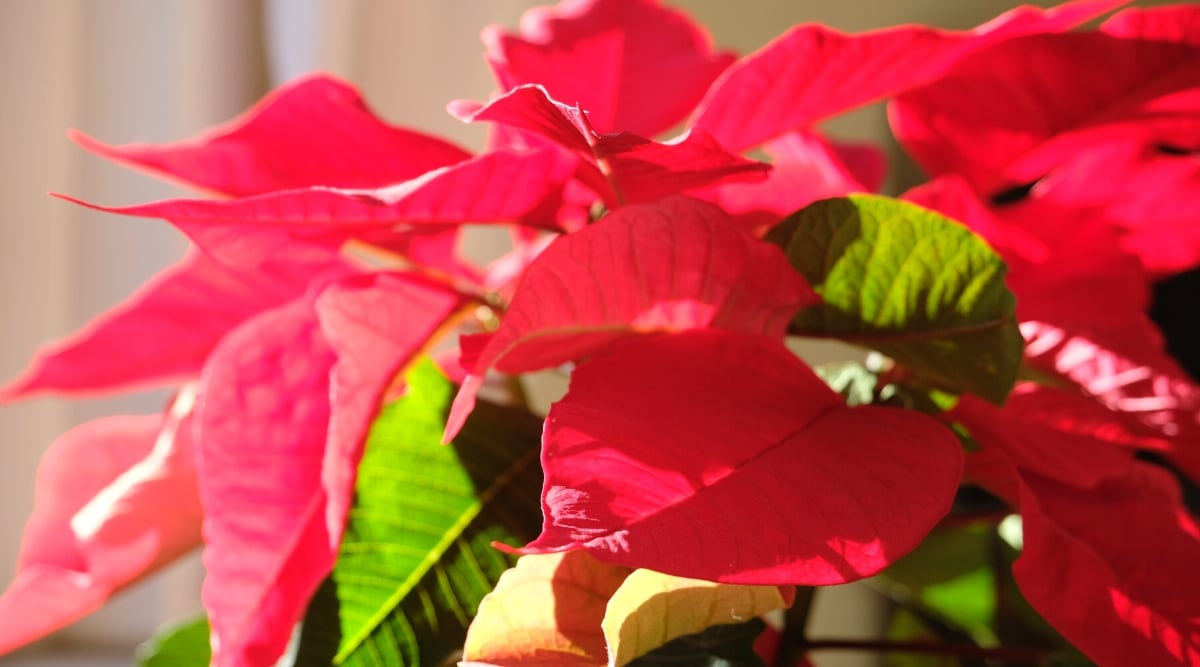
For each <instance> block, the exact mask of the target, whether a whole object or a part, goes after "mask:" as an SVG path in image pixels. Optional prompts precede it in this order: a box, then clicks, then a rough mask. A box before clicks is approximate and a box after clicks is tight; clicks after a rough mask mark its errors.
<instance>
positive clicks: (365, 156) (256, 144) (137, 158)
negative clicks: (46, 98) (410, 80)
mask: <svg viewBox="0 0 1200 667" xmlns="http://www.w3.org/2000/svg"><path fill="white" fill-rule="evenodd" d="M71 138H72V139H74V140H75V141H76V142H77V143H78V144H79V145H81V146H83V147H84V148H86V149H88V150H90V151H92V152H93V153H97V154H99V155H102V156H104V157H107V158H109V159H112V160H116V161H118V162H124V163H127V164H130V165H133V166H136V167H142V168H144V169H146V170H148V171H150V172H152V173H156V174H161V175H165V176H168V177H171V178H177V179H180V180H182V181H184V182H186V183H189V184H193V185H197V186H200V187H202V188H206V189H209V190H214V191H216V192H220V193H223V194H227V195H231V196H235V197H242V196H248V195H257V194H263V193H266V192H272V191H275V190H291V189H296V188H304V187H310V186H316V185H326V186H330V187H338V188H378V187H383V186H385V185H390V184H392V183H398V182H400V181H407V180H409V179H412V178H416V177H417V176H420V175H421V174H423V173H425V172H427V171H430V170H432V169H437V168H439V167H445V166H447V165H451V164H454V163H456V162H461V161H463V160H466V159H467V158H469V157H470V154H469V153H467V152H466V151H464V150H463V149H461V148H459V147H457V146H454V145H452V144H450V143H447V142H445V141H443V140H442V139H439V138H436V137H431V136H428V135H425V134H421V133H418V132H414V131H412V130H407V129H403V128H398V127H392V126H389V125H387V124H386V123H383V122H382V121H380V120H379V119H378V118H376V117H375V115H374V114H373V113H372V112H371V110H370V109H368V108H367V106H366V104H365V103H364V102H363V100H362V98H361V97H360V96H359V94H358V91H357V90H355V89H354V88H353V87H352V86H351V85H349V84H347V83H345V82H342V81H339V80H337V79H335V78H333V77H330V76H328V75H314V76H309V77H306V78H303V79H299V80H297V81H294V82H292V83H289V84H287V85H285V86H282V87H280V88H279V89H277V90H275V91H274V92H272V93H271V94H270V95H268V96H267V97H266V98H265V99H263V100H262V101H261V102H259V103H258V104H257V105H256V106H254V107H253V108H251V109H250V110H249V111H247V112H246V113H244V114H242V115H241V116H240V117H238V118H237V119H235V120H233V121H232V122H230V123H228V124H227V125H224V126H221V127H217V128H214V129H212V130H210V131H209V132H207V133H205V134H204V135H202V136H200V137H198V138H196V139H191V140H188V141H181V142H176V143H170V144H158V145H154V144H129V145H126V146H109V145H106V144H103V143H101V142H99V141H96V140H95V139H92V138H90V137H87V136H86V135H84V134H82V133H79V132H73V133H72V134H71Z"/></svg>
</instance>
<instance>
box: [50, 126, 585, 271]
mask: <svg viewBox="0 0 1200 667" xmlns="http://www.w3.org/2000/svg"><path fill="white" fill-rule="evenodd" d="M574 169H575V161H574V159H573V158H570V157H569V156H565V155H563V154H561V153H560V152H559V151H555V150H545V151H536V152H527V153H520V154H518V153H511V152H494V153H486V154H484V155H480V156H479V157H476V158H472V159H470V160H467V161H465V162H461V163H458V164H456V165H452V166H450V167H445V168H442V169H437V170H434V171H431V172H428V173H426V174H424V175H422V176H420V177H418V178H415V179H413V180H410V181H406V182H404V183H400V184H398V185H393V186H389V187H385V188H379V189H374V190H350V189H338V188H325V187H314V188H308V189H303V190H284V191H279V192H274V193H271V194H265V195H259V196H255V197H246V198H243V199H234V200H231V201H213V200H201V199H172V200H167V201H161V202H154V203H150V204H142V205H139V206H125V207H105V206H97V205H94V204H88V203H87V202H83V201H80V200H77V199H74V198H71V197H66V196H63V195H57V196H59V197H62V198H63V199H67V200H68V201H73V202H75V203H78V204H82V205H84V206H87V207H89V208H94V209H98V210H102V211H109V212H112V213H121V214H124V215H135V216H139V217H149V218H165V219H167V220H169V221H170V222H172V223H173V224H175V225H176V226H177V227H179V228H180V229H182V230H183V231H184V232H185V233H187V234H188V235H189V236H191V237H192V239H193V240H194V241H196V243H197V245H199V246H200V247H201V248H204V249H206V250H208V251H210V252H213V253H214V254H216V255H217V256H218V257H220V258H221V259H224V260H226V261H230V262H244V261H251V260H255V259H259V258H261V257H263V256H265V255H267V254H269V253H270V252H272V251H277V250H278V249H279V248H281V247H283V246H285V245H288V244H291V243H294V242H296V241H303V242H307V243H312V244H318V245H326V246H332V247H334V248H336V247H338V246H340V245H341V244H342V243H344V242H345V241H347V240H350V239H355V238H363V239H367V240H370V239H372V238H374V237H376V236H377V235H384V237H385V238H387V237H388V236H390V235H392V234H394V233H397V232H403V231H405V229H406V228H408V229H412V228H416V227H424V226H428V225H451V224H462V223H468V222H471V223H485V222H516V223H521V224H528V225H533V226H543V227H549V228H554V227H555V222H554V213H555V211H556V209H557V206H558V202H559V196H560V193H561V191H562V187H563V184H564V183H565V182H566V180H567V179H568V178H569V177H570V175H571V174H572V173H573V172H574ZM264 233H265V234H264ZM246 235H249V238H250V239H252V243H250V244H249V248H247V247H246V245H245V244H243V243H241V242H240V241H242V237H244V236H246Z"/></svg>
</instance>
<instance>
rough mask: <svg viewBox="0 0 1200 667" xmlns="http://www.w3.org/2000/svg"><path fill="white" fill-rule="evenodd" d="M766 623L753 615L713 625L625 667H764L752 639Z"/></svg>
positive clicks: (668, 644)
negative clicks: (745, 620) (731, 622)
mask: <svg viewBox="0 0 1200 667" xmlns="http://www.w3.org/2000/svg"><path fill="white" fill-rule="evenodd" d="M766 627H767V626H766V624H765V623H763V622H762V621H760V620H759V619H757V618H754V619H751V620H749V621H747V622H745V623H736V624H727V625H714V626H711V627H709V628H708V629H706V630H704V631H702V632H698V633H696V634H694V635H687V636H684V637H680V638H678V639H674V640H672V641H670V642H667V643H666V644H663V645H662V646H660V647H658V648H656V649H654V650H653V651H650V652H649V653H647V654H645V655H643V656H641V657H640V658H637V659H636V660H634V661H633V662H631V663H629V665H628V667H666V666H668V665H670V666H672V667H678V666H680V665H688V666H689V667H766V666H765V663H763V661H762V658H760V657H758V654H756V653H755V652H754V641H755V640H756V639H758V636H759V635H760V634H762V631H763V630H765V629H766Z"/></svg>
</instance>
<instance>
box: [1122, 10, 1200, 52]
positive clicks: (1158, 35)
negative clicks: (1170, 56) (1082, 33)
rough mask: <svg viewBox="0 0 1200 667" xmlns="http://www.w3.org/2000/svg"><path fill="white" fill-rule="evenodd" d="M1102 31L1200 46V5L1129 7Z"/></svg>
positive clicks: (1127, 36) (1126, 37)
mask: <svg viewBox="0 0 1200 667" xmlns="http://www.w3.org/2000/svg"><path fill="white" fill-rule="evenodd" d="M1100 31H1101V32H1104V33H1107V34H1109V35H1112V36H1113V37H1121V38H1123V39H1153V40H1158V41H1163V42H1178V43H1181V44H1191V45H1193V46H1200V7H1197V6H1196V5H1195V4H1178V5H1168V6H1166V7H1136V8H1133V9H1127V10H1125V11H1123V12H1121V13H1119V14H1117V15H1115V16H1113V17H1112V18H1110V19H1108V20H1107V21H1105V22H1104V23H1103V24H1102V25H1101V26H1100Z"/></svg>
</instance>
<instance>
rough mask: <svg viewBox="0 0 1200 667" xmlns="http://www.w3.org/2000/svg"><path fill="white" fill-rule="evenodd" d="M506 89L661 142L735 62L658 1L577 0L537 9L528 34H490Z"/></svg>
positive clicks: (493, 60) (496, 30)
mask: <svg viewBox="0 0 1200 667" xmlns="http://www.w3.org/2000/svg"><path fill="white" fill-rule="evenodd" d="M483 41H484V43H485V44H486V45H487V58H488V63H489V64H490V65H491V66H492V71H493V72H495V74H496V79H497V80H498V81H499V83H500V86H501V89H502V90H508V89H510V88H515V87H517V86H519V85H522V84H529V83H537V84H541V85H543V86H545V87H546V89H547V90H548V91H549V93H550V95H551V96H552V97H553V98H554V99H558V100H566V101H567V102H569V103H572V104H579V105H581V106H582V107H583V108H585V109H588V110H589V111H590V112H591V114H592V116H591V120H592V124H593V125H595V127H596V128H598V129H599V130H600V131H601V132H616V131H619V130H626V131H629V132H634V133H637V134H640V135H643V136H654V135H656V134H659V133H661V132H663V131H665V130H667V129H669V128H670V127H671V126H673V125H675V124H676V123H678V122H679V121H680V120H683V118H684V116H686V115H687V113H688V112H689V111H691V109H692V107H694V106H695V105H696V103H697V102H699V101H700V98H701V97H702V96H703V95H704V91H705V90H706V89H707V88H708V86H709V84H710V83H712V81H713V79H715V78H716V77H717V75H718V74H719V73H720V72H721V70H723V69H725V68H726V67H728V66H729V64H730V63H732V62H733V60H734V56H733V55H732V54H730V53H715V52H713V50H712V44H711V40H710V39H709V36H708V35H707V34H706V33H705V32H704V31H703V29H702V28H700V27H699V26H697V25H695V24H694V23H692V22H691V20H690V19H689V18H688V17H687V16H686V15H684V14H683V13H681V12H678V11H675V10H671V9H668V8H665V7H662V6H660V5H659V4H658V3H657V2H654V1H652V0H571V1H568V2H562V3H559V4H558V5H557V6H555V7H541V8H535V9H531V10H529V11H528V12H526V13H525V15H524V16H523V17H522V18H521V35H520V36H512V35H508V34H506V33H505V32H504V31H503V29H502V28H500V27H498V26H493V27H490V28H488V29H486V30H484V33H483Z"/></svg>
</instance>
